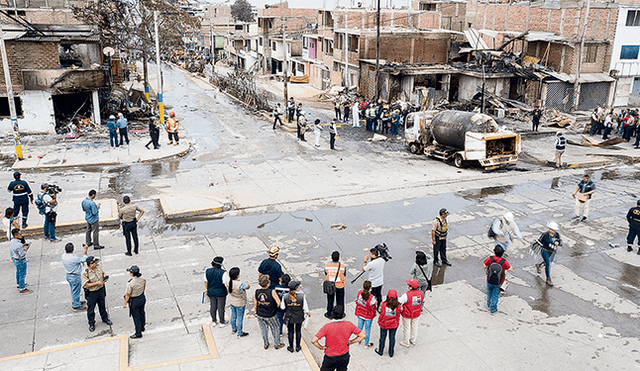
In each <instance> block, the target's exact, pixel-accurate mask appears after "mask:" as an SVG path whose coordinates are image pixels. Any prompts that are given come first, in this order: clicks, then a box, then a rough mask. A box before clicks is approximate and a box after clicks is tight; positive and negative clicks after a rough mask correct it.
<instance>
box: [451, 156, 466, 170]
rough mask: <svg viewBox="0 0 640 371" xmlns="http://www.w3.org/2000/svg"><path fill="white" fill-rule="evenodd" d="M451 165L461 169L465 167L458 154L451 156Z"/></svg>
mask: <svg viewBox="0 0 640 371" xmlns="http://www.w3.org/2000/svg"><path fill="white" fill-rule="evenodd" d="M453 165H454V166H455V167H457V168H463V167H464V165H465V162H464V159H463V158H462V155H461V154H459V153H456V154H455V155H453Z"/></svg>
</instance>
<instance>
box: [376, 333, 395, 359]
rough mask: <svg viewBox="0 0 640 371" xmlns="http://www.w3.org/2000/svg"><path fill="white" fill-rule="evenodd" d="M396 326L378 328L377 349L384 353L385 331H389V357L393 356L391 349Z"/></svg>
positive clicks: (392, 348)
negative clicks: (378, 342)
mask: <svg viewBox="0 0 640 371" xmlns="http://www.w3.org/2000/svg"><path fill="white" fill-rule="evenodd" d="M397 330H398V328H397V327H396V328H391V329H385V328H381V329H380V344H378V351H379V352H380V353H381V354H382V353H384V342H385V341H386V340H387V333H389V357H393V350H394V349H395V346H396V331H397Z"/></svg>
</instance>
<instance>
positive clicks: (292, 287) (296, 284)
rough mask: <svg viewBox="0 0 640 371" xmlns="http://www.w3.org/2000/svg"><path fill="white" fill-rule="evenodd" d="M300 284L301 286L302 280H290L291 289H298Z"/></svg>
mask: <svg viewBox="0 0 640 371" xmlns="http://www.w3.org/2000/svg"><path fill="white" fill-rule="evenodd" d="M299 286H300V281H291V282H289V290H297V289H298V287H299Z"/></svg>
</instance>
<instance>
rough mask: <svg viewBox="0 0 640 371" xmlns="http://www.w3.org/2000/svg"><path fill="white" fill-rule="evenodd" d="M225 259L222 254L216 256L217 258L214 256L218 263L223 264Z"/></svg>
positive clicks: (215, 261)
mask: <svg viewBox="0 0 640 371" xmlns="http://www.w3.org/2000/svg"><path fill="white" fill-rule="evenodd" d="M223 261H224V258H223V257H222V256H216V257H215V258H213V262H214V263H216V264H222V262H223Z"/></svg>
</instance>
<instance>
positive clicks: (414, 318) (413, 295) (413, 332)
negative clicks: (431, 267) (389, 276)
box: [398, 280, 424, 347]
mask: <svg viewBox="0 0 640 371" xmlns="http://www.w3.org/2000/svg"><path fill="white" fill-rule="evenodd" d="M419 287H420V283H418V280H407V288H408V289H409V291H407V292H405V293H404V294H402V296H401V297H400V299H398V302H399V303H400V304H402V329H403V331H404V341H401V342H400V345H402V346H403V347H409V346H411V345H416V340H417V338H418V325H419V322H420V313H422V302H423V301H424V292H422V291H420V290H418V288H419Z"/></svg>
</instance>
